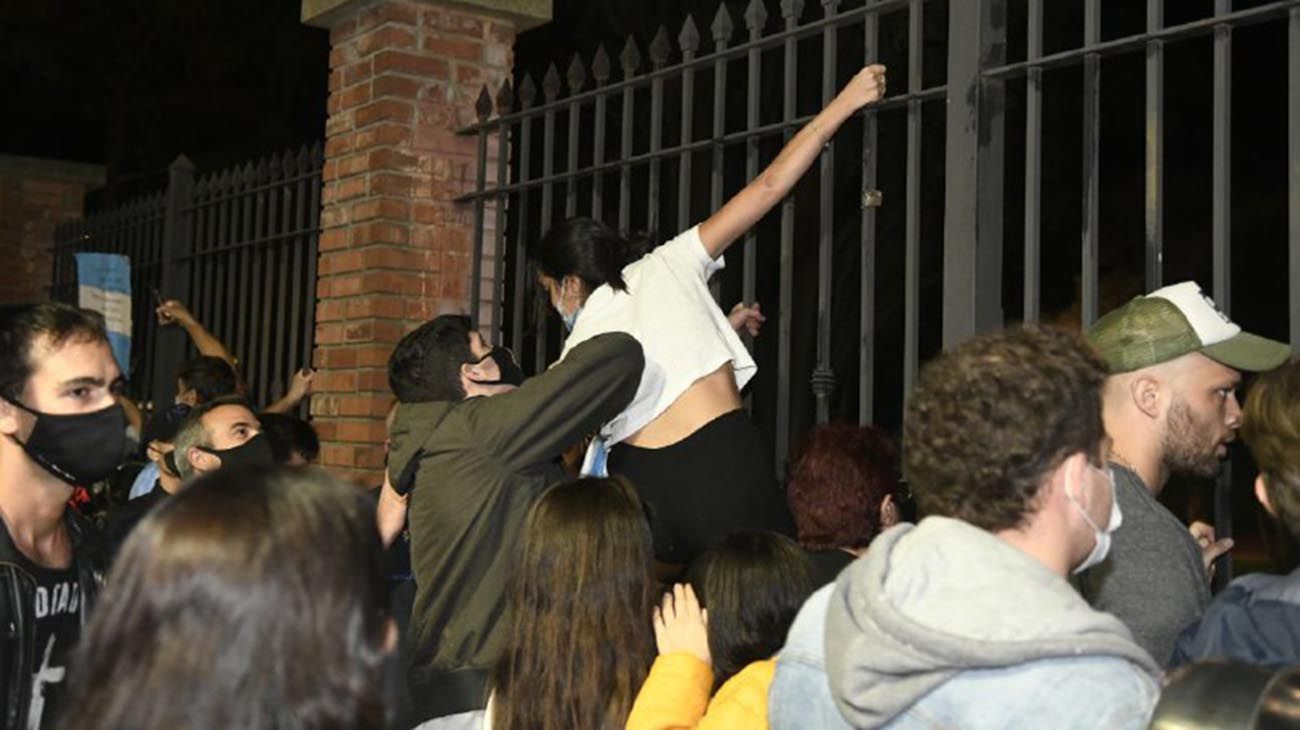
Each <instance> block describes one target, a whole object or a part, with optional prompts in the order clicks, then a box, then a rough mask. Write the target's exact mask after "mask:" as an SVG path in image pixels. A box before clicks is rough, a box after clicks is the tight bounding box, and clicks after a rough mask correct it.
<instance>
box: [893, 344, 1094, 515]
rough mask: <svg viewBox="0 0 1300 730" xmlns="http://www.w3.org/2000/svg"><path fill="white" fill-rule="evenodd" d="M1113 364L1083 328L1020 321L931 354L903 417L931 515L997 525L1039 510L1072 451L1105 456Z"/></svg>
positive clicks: (921, 498)
mask: <svg viewBox="0 0 1300 730" xmlns="http://www.w3.org/2000/svg"><path fill="white" fill-rule="evenodd" d="M1106 375H1107V371H1106V364H1105V363H1104V362H1103V361H1102V360H1101V358H1100V357H1099V356H1098V355H1097V354H1096V353H1095V352H1094V351H1093V350H1092V349H1091V348H1090V347H1088V345H1087V343H1085V342H1084V341H1083V340H1082V339H1081V338H1080V337H1079V336H1078V335H1075V334H1072V333H1069V332H1065V331H1062V330H1057V329H1053V328H1050V327H1041V326H1028V327H1017V328H1012V329H1007V330H1003V331H1000V332H992V333H988V334H984V335H980V336H977V337H975V338H973V339H970V340H967V341H966V342H963V343H962V344H960V345H958V346H957V347H955V348H954V349H952V350H949V351H948V352H945V353H943V354H941V355H939V356H938V357H937V358H935V359H934V360H933V361H931V362H930V363H929V364H928V365H926V367H925V368H924V369H923V370H922V372H921V379H920V382H919V384H918V385H917V387H916V389H915V390H913V391H912V394H911V396H910V397H909V399H908V402H907V408H906V413H905V414H904V417H903V476H904V478H906V479H907V481H908V484H909V486H910V487H911V489H912V494H913V495H915V497H916V502H917V506H918V507H919V508H920V511H921V512H922V513H924V514H932V515H943V516H945V517H954V518H956V519H959V520H964V521H966V522H969V523H970V524H972V525H975V526H976V527H980V528H983V529H985V530H988V531H990V532H996V531H998V530H1005V529H1012V528H1015V527H1017V526H1019V525H1021V524H1022V523H1023V522H1024V521H1025V519H1026V518H1027V517H1028V516H1029V515H1030V514H1032V513H1033V511H1034V509H1035V507H1034V505H1035V501H1036V499H1037V497H1038V491H1039V486H1040V485H1041V483H1042V481H1043V478H1044V477H1045V476H1046V475H1047V474H1048V473H1049V472H1050V471H1051V470H1053V469H1055V468H1056V467H1057V466H1059V465H1060V463H1061V462H1062V461H1064V460H1065V459H1066V458H1068V457H1070V456H1072V455H1074V454H1077V453H1081V452H1082V453H1083V454H1086V455H1087V457H1088V459H1089V460H1090V461H1092V462H1093V463H1098V462H1099V461H1100V459H1101V444H1102V439H1103V438H1104V437H1105V435H1106V431H1105V427H1104V425H1103V424H1102V419H1101V387H1102V384H1103V383H1104V382H1105V380H1106Z"/></svg>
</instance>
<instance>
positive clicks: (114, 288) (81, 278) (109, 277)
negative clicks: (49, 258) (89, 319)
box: [76, 253, 131, 378]
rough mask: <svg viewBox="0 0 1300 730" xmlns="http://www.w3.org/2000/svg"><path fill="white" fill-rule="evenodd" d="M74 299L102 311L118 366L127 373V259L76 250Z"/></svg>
mask: <svg viewBox="0 0 1300 730" xmlns="http://www.w3.org/2000/svg"><path fill="white" fill-rule="evenodd" d="M76 257H77V303H78V304H79V305H80V306H81V307H82V308H83V309H93V310H95V311H96V312H99V313H100V314H102V315H104V323H105V324H106V325H107V326H108V343H109V344H110V345H111V346H112V347H113V357H115V358H117V366H118V367H119V368H120V369H121V370H122V377H124V378H127V377H130V376H131V260H130V259H128V258H127V257H125V256H118V255H117V254H109V253H79V254H77V255H76Z"/></svg>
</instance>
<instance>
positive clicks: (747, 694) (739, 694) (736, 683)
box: [710, 659, 776, 717]
mask: <svg viewBox="0 0 1300 730" xmlns="http://www.w3.org/2000/svg"><path fill="white" fill-rule="evenodd" d="M775 675H776V660H775V659H762V660H760V661H756V662H750V663H749V664H748V665H746V666H745V668H744V669H742V670H740V671H739V672H737V673H736V675H735V676H733V677H732V678H731V679H728V680H727V681H726V682H724V683H723V684H722V686H721V687H719V688H718V693H717V695H716V696H715V697H714V699H713V703H712V705H713V706H719V705H724V704H725V705H732V706H734V707H736V708H738V709H744V710H745V711H752V712H754V713H761V714H762V715H763V716H764V717H766V716H767V693H768V689H769V688H770V687H771V686H772V679H773V677H775ZM713 706H711V707H710V711H712V710H713V709H714V707H713Z"/></svg>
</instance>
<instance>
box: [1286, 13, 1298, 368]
mask: <svg viewBox="0 0 1300 730" xmlns="http://www.w3.org/2000/svg"><path fill="white" fill-rule="evenodd" d="M1287 39H1288V43H1287V82H1286V86H1287V95H1286V98H1287V107H1286V108H1287V120H1288V122H1289V123H1288V124H1287V129H1288V130H1289V131H1288V133H1287V157H1288V158H1289V159H1290V164H1289V165H1287V223H1288V226H1289V234H1290V235H1289V239H1290V240H1289V248H1290V254H1291V255H1290V272H1291V276H1290V277H1289V279H1288V282H1289V286H1288V287H1287V289H1288V291H1289V298H1290V311H1291V325H1290V329H1291V351H1292V352H1294V353H1296V354H1297V355H1300V8H1292V9H1291V15H1290V22H1289V23H1288V25H1287Z"/></svg>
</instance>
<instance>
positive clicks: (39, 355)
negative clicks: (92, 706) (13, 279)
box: [0, 304, 126, 730]
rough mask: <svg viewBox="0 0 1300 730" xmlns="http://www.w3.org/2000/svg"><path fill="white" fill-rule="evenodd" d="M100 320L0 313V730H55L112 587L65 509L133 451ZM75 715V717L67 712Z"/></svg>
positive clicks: (93, 546)
mask: <svg viewBox="0 0 1300 730" xmlns="http://www.w3.org/2000/svg"><path fill="white" fill-rule="evenodd" d="M119 379H120V374H119V371H118V367H117V363H116V362H114V360H113V354H112V351H111V350H110V349H109V345H108V336H107V334H106V333H105V331H104V326H103V323H102V320H100V319H99V318H98V317H96V316H95V315H93V314H92V313H90V312H87V311H85V310H81V309H76V308H74V307H70V306H67V305H64V304H36V305H19V306H8V307H3V308H0V521H2V522H3V524H2V525H0V527H3V529H0V627H7V628H8V629H9V630H8V631H7V632H5V633H0V728H3V730H32V729H34V728H37V729H42V730H44V729H45V728H52V727H54V726H55V722H56V717H55V716H56V714H58V713H59V712H60V707H59V701H60V699H61V697H62V692H63V690H64V687H65V682H66V677H67V673H68V667H67V661H68V657H69V656H70V655H71V650H72V648H73V646H74V645H75V644H76V642H77V639H78V638H79V636H80V633H81V627H82V625H83V624H84V622H85V619H86V616H87V614H88V612H89V607H90V604H91V602H92V601H93V599H94V594H95V591H96V588H97V586H98V583H99V581H100V579H101V577H102V573H101V566H100V558H101V555H100V547H99V544H98V539H97V536H96V535H95V533H94V531H93V529H92V528H91V527H90V526H89V525H88V524H87V523H85V522H84V521H83V520H82V519H81V518H80V517H79V516H78V515H77V514H76V513H75V512H73V511H72V510H70V509H68V508H67V503H68V499H69V498H70V497H71V496H72V492H73V488H74V487H75V486H85V485H89V484H92V483H94V482H96V481H98V480H100V479H102V478H104V477H105V476H107V475H108V474H109V473H110V472H111V471H112V470H113V468H114V467H115V466H117V464H118V463H119V462H120V461H121V460H122V458H123V456H124V451H125V448H126V440H125V425H126V416H125V414H124V413H123V411H122V408H121V406H119V405H117V403H116V402H115V400H114V397H113V391H114V390H115V386H116V384H117V382H118V380H119ZM62 711H63V712H75V711H76V710H75V708H62Z"/></svg>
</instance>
